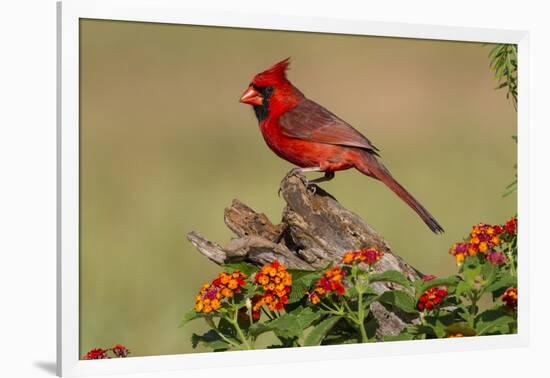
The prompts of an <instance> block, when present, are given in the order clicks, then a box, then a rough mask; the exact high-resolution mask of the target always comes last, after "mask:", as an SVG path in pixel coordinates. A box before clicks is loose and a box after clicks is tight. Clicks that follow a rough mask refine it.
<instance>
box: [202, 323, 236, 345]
mask: <svg viewBox="0 0 550 378" xmlns="http://www.w3.org/2000/svg"><path fill="white" fill-rule="evenodd" d="M205 320H206V323H208V325H209V326H210V328H212V329H213V330H214V332H216V333H217V334H218V336H220V338H221V339H222V340H223V341H225V342H226V343H228V344H229V345H232V346H234V347H235V348H240V346H239V344H237V343H236V342H234V341H231V340H230V339H229V338H227V337H226V336H225V335H224V334H223V333H222V332H221V331H220V330H219V329H218V327H216V324H215V323H214V321H213V320H212V318H205Z"/></svg>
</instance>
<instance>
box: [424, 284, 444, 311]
mask: <svg viewBox="0 0 550 378" xmlns="http://www.w3.org/2000/svg"><path fill="white" fill-rule="evenodd" d="M447 294H448V293H447V290H445V289H443V288H440V287H432V288H431V289H428V290H426V291H424V293H422V295H421V296H420V297H419V298H418V302H417V303H416V307H417V308H418V309H419V310H420V311H424V310H432V309H434V308H435V307H436V306H437V305H438V304H440V303H441V301H442V300H443V298H445V297H446V296H447Z"/></svg>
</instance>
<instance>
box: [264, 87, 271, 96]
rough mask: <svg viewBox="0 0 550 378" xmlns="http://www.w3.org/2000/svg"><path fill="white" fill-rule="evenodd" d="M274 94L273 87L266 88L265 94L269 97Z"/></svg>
mask: <svg viewBox="0 0 550 378" xmlns="http://www.w3.org/2000/svg"><path fill="white" fill-rule="evenodd" d="M272 93H273V87H272V86H269V87H266V88H265V94H266V95H268V96H269V95H270V94H272Z"/></svg>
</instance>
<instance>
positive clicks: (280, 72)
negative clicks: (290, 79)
mask: <svg viewBox="0 0 550 378" xmlns="http://www.w3.org/2000/svg"><path fill="white" fill-rule="evenodd" d="M289 65H290V57H288V58H286V59H285V60H281V61H280V62H279V63H275V64H274V65H273V66H271V67H270V68H268V69H267V70H265V71H263V72H260V73H259V74H257V75H256V76H255V77H254V80H253V81H252V82H253V83H254V84H255V85H257V86H260V87H262V86H266V85H273V84H278V83H282V82H284V81H286V70H287V69H288V66H289Z"/></svg>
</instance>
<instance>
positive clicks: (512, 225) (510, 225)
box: [504, 217, 518, 235]
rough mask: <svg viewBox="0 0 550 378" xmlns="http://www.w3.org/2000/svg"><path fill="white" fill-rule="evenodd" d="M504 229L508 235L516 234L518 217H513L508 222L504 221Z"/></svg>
mask: <svg viewBox="0 0 550 378" xmlns="http://www.w3.org/2000/svg"><path fill="white" fill-rule="evenodd" d="M504 228H505V229H506V232H507V233H509V234H510V235H516V234H517V233H518V218H517V217H513V218H512V219H510V220H509V221H508V222H506V225H505V226H504Z"/></svg>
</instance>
